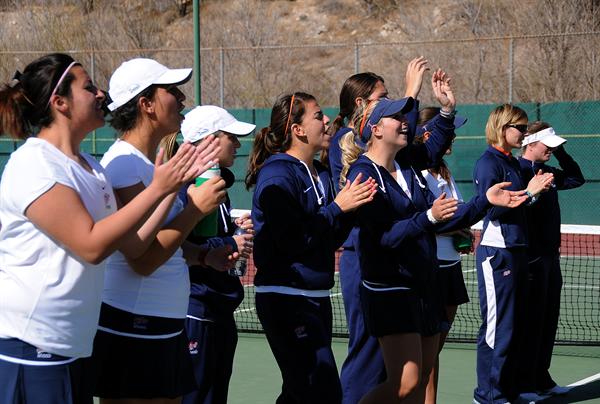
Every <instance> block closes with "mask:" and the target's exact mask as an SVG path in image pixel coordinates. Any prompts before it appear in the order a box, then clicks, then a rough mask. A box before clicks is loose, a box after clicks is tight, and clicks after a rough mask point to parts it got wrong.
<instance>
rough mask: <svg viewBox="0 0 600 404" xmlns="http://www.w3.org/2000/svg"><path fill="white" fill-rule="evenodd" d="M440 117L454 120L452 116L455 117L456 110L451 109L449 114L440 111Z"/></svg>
mask: <svg viewBox="0 0 600 404" xmlns="http://www.w3.org/2000/svg"><path fill="white" fill-rule="evenodd" d="M440 115H441V116H442V117H443V118H446V119H454V115H456V110H455V109H453V110H452V111H450V112H446V111H444V110H443V109H440Z"/></svg>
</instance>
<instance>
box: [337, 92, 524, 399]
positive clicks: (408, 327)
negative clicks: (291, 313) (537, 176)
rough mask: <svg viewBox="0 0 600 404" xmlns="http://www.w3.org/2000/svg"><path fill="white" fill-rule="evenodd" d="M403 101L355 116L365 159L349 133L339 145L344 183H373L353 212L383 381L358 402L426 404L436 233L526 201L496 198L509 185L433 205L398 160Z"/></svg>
mask: <svg viewBox="0 0 600 404" xmlns="http://www.w3.org/2000/svg"><path fill="white" fill-rule="evenodd" d="M437 85H439V86H441V85H442V83H441V82H439V83H437ZM407 102H408V99H403V100H396V101H392V100H388V99H381V100H379V101H374V102H371V103H369V104H368V105H366V107H365V108H363V111H359V112H358V113H357V114H355V117H354V119H353V123H354V127H355V128H356V129H355V132H356V134H357V135H358V136H360V140H361V141H362V143H363V144H365V145H366V152H365V153H364V154H362V151H363V150H362V148H360V147H359V146H358V145H357V144H356V141H355V139H354V134H353V133H349V134H347V135H345V136H344V138H343V139H342V143H341V145H342V150H343V152H344V165H345V166H348V165H349V164H352V166H351V167H350V170H349V172H348V179H349V180H352V179H354V178H357V177H360V176H363V177H364V176H365V175H367V176H372V177H373V178H375V179H376V180H377V182H378V184H379V191H378V192H377V194H376V195H375V198H374V200H373V202H372V203H371V204H367V205H364V206H362V207H360V208H359V209H358V222H359V227H360V230H359V235H358V249H357V251H358V256H359V259H360V269H361V277H362V285H361V291H360V292H361V303H362V307H363V314H364V319H365V323H366V327H367V329H368V331H369V333H370V334H371V335H373V336H375V337H377V338H378V340H379V344H380V346H381V351H382V354H383V358H384V362H385V367H386V373H387V379H386V381H385V382H383V383H381V384H380V385H378V386H377V387H376V388H374V389H373V390H371V392H369V393H368V394H367V395H366V396H365V397H363V399H362V400H361V402H364V403H385V402H398V400H401V401H402V400H405V399H412V400H415V402H422V401H423V399H424V393H425V389H424V387H425V384H426V382H427V375H428V374H429V371H430V369H431V366H432V365H433V362H434V360H435V356H436V353H437V347H438V336H439V331H440V322H441V319H442V317H443V314H442V306H441V302H440V301H439V299H438V285H437V280H436V278H435V276H436V271H435V269H436V266H437V260H436V253H435V251H436V244H435V233H434V232H436V231H447V230H452V229H455V228H463V227H465V226H467V225H469V224H470V223H473V222H475V221H477V219H478V218H480V217H481V216H482V214H483V212H484V211H485V209H486V208H487V207H488V204H489V203H488V199H490V200H491V201H493V202H494V203H498V204H502V205H504V206H514V205H516V204H519V203H521V202H522V200H523V199H524V198H523V197H520V196H519V195H521V194H522V192H520V193H519V192H515V193H509V192H506V191H502V190H501V186H505V185H507V184H497V185H496V186H495V187H492V189H491V190H490V191H489V192H488V194H487V196H478V197H476V198H474V199H473V200H472V201H470V202H469V203H467V204H463V205H460V206H457V201H456V200H455V199H451V198H445V195H441V196H440V197H439V198H438V199H436V200H435V201H434V200H433V195H432V194H431V192H430V191H429V190H428V188H427V185H426V182H425V180H424V179H423V177H422V176H421V174H420V172H419V171H418V170H415V169H414V168H413V167H412V166H411V165H410V162H409V161H406V160H403V159H399V158H398V157H397V153H398V152H399V151H400V150H401V149H403V148H404V147H406V146H407V138H408V136H407V134H408V125H407V121H406V118H405V117H404V116H403V115H402V112H403V111H404V110H405V109H406V105H407ZM342 174H343V173H342ZM342 180H344V176H343V175H342ZM455 213H456V214H455ZM449 219H451V220H450V221H449V222H448V223H445V224H442V223H441V222H443V221H447V220H449Z"/></svg>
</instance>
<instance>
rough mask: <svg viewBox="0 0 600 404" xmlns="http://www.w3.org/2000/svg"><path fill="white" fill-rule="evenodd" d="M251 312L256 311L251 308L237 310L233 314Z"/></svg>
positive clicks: (254, 308)
mask: <svg viewBox="0 0 600 404" xmlns="http://www.w3.org/2000/svg"><path fill="white" fill-rule="evenodd" d="M252 310H256V307H251V308H249V309H238V310H236V311H234V312H233V314H237V313H244V312H246V311H252Z"/></svg>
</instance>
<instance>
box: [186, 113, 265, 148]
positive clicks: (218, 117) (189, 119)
mask: <svg viewBox="0 0 600 404" xmlns="http://www.w3.org/2000/svg"><path fill="white" fill-rule="evenodd" d="M255 128H256V125H253V124H251V123H246V122H240V121H238V120H237V119H235V118H234V116H233V115H231V114H230V113H229V112H227V111H226V110H224V109H223V108H221V107H217V106H216V105H200V106H198V107H196V108H194V109H192V110H191V111H189V112H188V113H187V114H185V119H184V120H183V122H182V123H181V134H182V135H183V140H185V141H188V142H191V143H194V142H197V141H198V140H200V139H204V138H205V137H206V136H208V135H210V134H212V133H215V132H218V131H223V132H227V133H233V134H234V135H237V136H247V135H249V134H250V133H252V131H253V130H254V129H255Z"/></svg>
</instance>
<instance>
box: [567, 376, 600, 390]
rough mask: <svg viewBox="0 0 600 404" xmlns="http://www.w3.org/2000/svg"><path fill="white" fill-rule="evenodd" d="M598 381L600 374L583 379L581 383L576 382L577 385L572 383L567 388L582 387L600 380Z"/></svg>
mask: <svg viewBox="0 0 600 404" xmlns="http://www.w3.org/2000/svg"><path fill="white" fill-rule="evenodd" d="M598 379H600V373H596V374H595V375H593V376H590V377H586V378H585V379H581V380H579V381H576V382H575V383H571V384H569V385H568V386H567V387H576V386H582V385H584V384H588V383H590V382H593V381H594V380H598Z"/></svg>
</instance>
